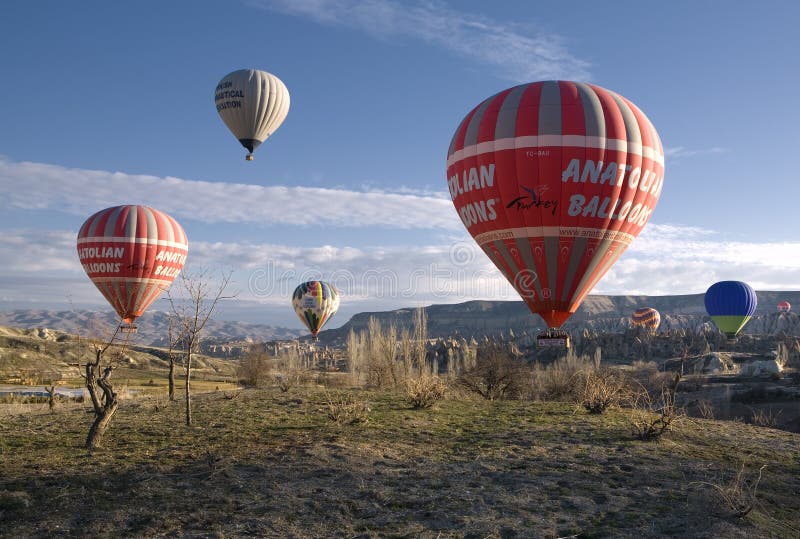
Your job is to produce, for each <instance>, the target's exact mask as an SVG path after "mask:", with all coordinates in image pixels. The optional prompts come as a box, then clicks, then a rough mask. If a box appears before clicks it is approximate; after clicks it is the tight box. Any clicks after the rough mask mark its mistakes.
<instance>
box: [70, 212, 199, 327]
mask: <svg viewBox="0 0 800 539" xmlns="http://www.w3.org/2000/svg"><path fill="white" fill-rule="evenodd" d="M188 250H189V245H188V241H187V240H186V233H185V232H184V231H183V228H182V227H181V225H179V224H178V222H177V221H175V219H173V218H172V217H170V216H169V215H167V214H166V213H163V212H160V211H158V210H155V209H153V208H149V207H147V206H115V207H112V208H106V209H105V210H102V211H99V212H97V213H95V214H94V215H92V216H91V217H89V218H88V219H87V220H86V222H85V223H83V226H82V227H81V229H80V231H79V232H78V258H79V259H80V261H81V264H82V265H83V269H84V271H86V274H87V275H88V276H89V279H91V280H92V282H93V283H94V284H95V286H96V287H97V288H98V289H99V290H100V292H101V293H102V294H103V296H105V298H106V299H107V300H108V302H109V303H110V304H111V306H112V307H113V308H114V310H115V311H116V312H117V314H119V316H120V317H121V318H122V319H123V321H124V322H125V323H127V324H130V323H132V322H133V321H134V320H135V319H136V318H137V317H139V316H141V315H142V313H143V312H144V311H145V309H147V307H148V306H149V305H150V304H151V303H153V302H154V301H155V300H156V298H158V296H159V295H160V294H161V292H162V291H163V290H165V289H166V288H168V287H169V285H170V284H171V283H172V281H173V280H174V279H175V277H177V276H178V274H179V273H180V271H181V268H183V264H184V263H185V261H186V254H187V253H188Z"/></svg>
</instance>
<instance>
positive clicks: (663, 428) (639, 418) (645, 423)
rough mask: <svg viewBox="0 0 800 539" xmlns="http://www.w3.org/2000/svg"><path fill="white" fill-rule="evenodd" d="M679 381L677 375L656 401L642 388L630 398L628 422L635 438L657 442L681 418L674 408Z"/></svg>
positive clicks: (678, 411)
mask: <svg viewBox="0 0 800 539" xmlns="http://www.w3.org/2000/svg"><path fill="white" fill-rule="evenodd" d="M679 380H680V375H677V376H676V377H675V381H674V384H673V385H672V386H671V387H666V388H664V389H663V390H662V391H661V396H660V397H659V398H657V399H656V398H653V396H652V395H651V394H650V392H649V391H647V389H646V388H644V387H642V388H641V389H640V390H639V391H638V392H636V393H635V394H634V395H633V396H632V399H631V410H630V414H629V416H628V420H629V422H630V426H631V430H632V431H633V435H634V436H635V437H636V438H638V439H639V440H644V441H652V440H658V439H659V438H661V436H662V435H663V434H664V433H665V432H667V431H669V430H670V429H671V428H672V427H673V426H674V424H675V423H676V422H677V421H678V420H680V419H681V418H682V414H681V412H680V410H679V409H678V408H677V407H676V406H675V390H676V389H677V386H678V381H679Z"/></svg>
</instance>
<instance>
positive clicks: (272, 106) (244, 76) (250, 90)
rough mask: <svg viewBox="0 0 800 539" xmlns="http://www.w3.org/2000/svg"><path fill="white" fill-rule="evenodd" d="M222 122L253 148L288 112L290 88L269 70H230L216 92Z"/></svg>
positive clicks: (246, 145)
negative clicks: (268, 71)
mask: <svg viewBox="0 0 800 539" xmlns="http://www.w3.org/2000/svg"><path fill="white" fill-rule="evenodd" d="M214 101H215V103H216V105H217V112H218V113H219V116H220V118H222V121H223V122H225V125H227V126H228V129H230V130H231V132H232V133H233V135H234V136H235V137H236V138H237V139H239V142H241V143H242V146H244V147H245V148H247V151H248V152H250V153H248V154H247V157H245V159H247V160H248V161H252V160H253V151H255V149H256V148H258V147H259V146H260V145H261V143H262V142H264V141H265V140H266V139H267V137H269V136H270V135H271V134H272V133H274V132H275V130H276V129H278V127H280V125H281V124H282V123H283V120H285V119H286V115H287V114H288V113H289V90H287V89H286V85H285V84H283V81H281V79H279V78H278V77H276V76H275V75H273V74H272V73H267V72H266V71H258V70H256V69H240V70H238V71H233V72H232V73H228V74H227V75H225V77H223V78H222V80H221V81H219V84H217V88H216V90H215V91H214Z"/></svg>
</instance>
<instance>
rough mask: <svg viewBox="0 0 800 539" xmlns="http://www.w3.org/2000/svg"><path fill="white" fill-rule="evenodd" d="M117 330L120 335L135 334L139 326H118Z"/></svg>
mask: <svg viewBox="0 0 800 539" xmlns="http://www.w3.org/2000/svg"><path fill="white" fill-rule="evenodd" d="M119 330H120V331H121V332H122V333H136V332H137V331H138V330H139V326H137V325H136V324H120V325H119Z"/></svg>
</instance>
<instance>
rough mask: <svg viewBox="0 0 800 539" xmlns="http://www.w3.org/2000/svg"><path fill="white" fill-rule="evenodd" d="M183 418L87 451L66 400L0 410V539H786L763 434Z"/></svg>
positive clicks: (115, 426) (569, 409)
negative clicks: (741, 511) (188, 422)
mask: <svg viewBox="0 0 800 539" xmlns="http://www.w3.org/2000/svg"><path fill="white" fill-rule="evenodd" d="M337 403H349V404H356V405H359V404H360V405H362V407H363V408H364V409H363V410H362V414H361V415H360V416H358V417H357V419H359V420H358V421H355V422H353V423H348V422H345V424H341V423H336V422H334V421H332V420H331V419H330V418H329V412H330V411H331V410H332V407H334V408H335V407H336V406H338V404H337ZM194 417H195V424H194V425H193V426H192V427H186V426H185V425H183V423H182V420H183V408H182V403H180V402H175V403H170V402H166V401H164V400H163V399H150V398H148V399H137V400H130V401H126V402H125V403H124V405H123V407H122V408H121V409H120V411H119V412H118V417H116V418H115V420H114V422H113V423H112V426H111V429H110V431H109V432H108V433H107V435H106V438H105V441H104V447H103V449H102V450H100V451H97V452H95V453H94V454H89V453H87V451H86V450H85V449H83V441H84V438H85V435H86V432H87V430H88V427H89V424H90V422H91V414H88V413H87V409H86V408H85V407H82V406H71V407H70V406H64V407H62V408H61V409H59V410H56V413H54V414H50V413H46V411H45V410H40V411H38V412H35V413H27V414H25V413H18V414H15V415H13V416H5V417H3V418H2V420H0V421H2V422H1V423H0V471H2V473H1V474H0V536H2V537H54V536H56V537H59V536H62V537H220V538H222V537H290V538H306V537H342V538H344V537H348V538H351V537H352V538H372V537H420V538H431V539H432V538H446V537H463V538H475V539H477V538H486V537H497V538H514V537H519V538H523V537H524V538H527V537H542V538H556V537H580V538H589V537H622V538H625V537H637V538H641V537H664V536H672V537H732V538H736V537H742V538H745V537H747V538H752V537H798V536H800V436H799V435H797V434H793V433H788V432H783V431H779V430H774V429H768V428H762V427H756V426H752V425H744V424H741V423H732V422H723V421H715V420H702V419H686V420H684V421H682V422H681V423H680V424H679V425H678V426H677V427H676V429H675V430H673V431H672V432H670V433H669V434H668V435H667V436H666V437H664V438H662V439H661V440H660V441H657V442H644V441H639V440H637V439H635V438H634V437H633V436H632V435H631V429H630V425H629V419H628V412H627V411H626V410H613V411H609V412H606V413H605V414H602V415H589V414H587V413H586V412H584V411H583V410H581V409H577V408H575V406H574V405H570V404H566V403H537V402H524V401H502V402H487V401H478V400H469V399H459V400H447V401H444V402H442V403H440V404H439V405H438V406H437V407H436V408H435V409H432V410H414V409H411V408H410V407H409V405H408V404H407V402H406V401H405V399H404V398H403V397H402V396H401V395H393V394H386V393H374V392H366V391H362V390H338V391H335V392H327V391H325V390H322V389H319V388H313V389H303V388H295V389H292V390H291V391H290V392H289V393H280V392H278V391H277V390H246V391H242V392H239V393H234V392H222V391H221V392H212V393H208V394H204V395H201V396H198V397H197V399H196V402H195V411H194ZM763 465H766V468H764V469H763V471H762V477H761V480H760V483H759V484H758V488H757V490H756V491H755V496H754V498H753V500H754V508H753V510H752V511H750V512H749V513H748V514H747V515H746V516H745V517H743V518H737V517H735V516H733V512H734V511H733V509H732V508H731V506H730V505H728V504H727V503H726V502H725V501H724V500H723V498H722V496H721V495H720V493H721V492H722V491H723V490H725V489H728V488H729V487H735V486H737V485H738V486H739V487H740V489H741V491H742V492H741V493H740V498H741V499H746V498H747V494H748V493H752V491H751V490H749V489H750V487H752V485H753V483H754V481H755V479H756V478H757V477H758V473H759V469H760V468H761V467H762V466H763ZM740 471H742V476H741V478H742V479H743V480H744V481H742V482H738V483H737V481H736V477H737V472H740ZM729 490H730V489H729ZM730 491H731V492H733V490H730Z"/></svg>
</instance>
